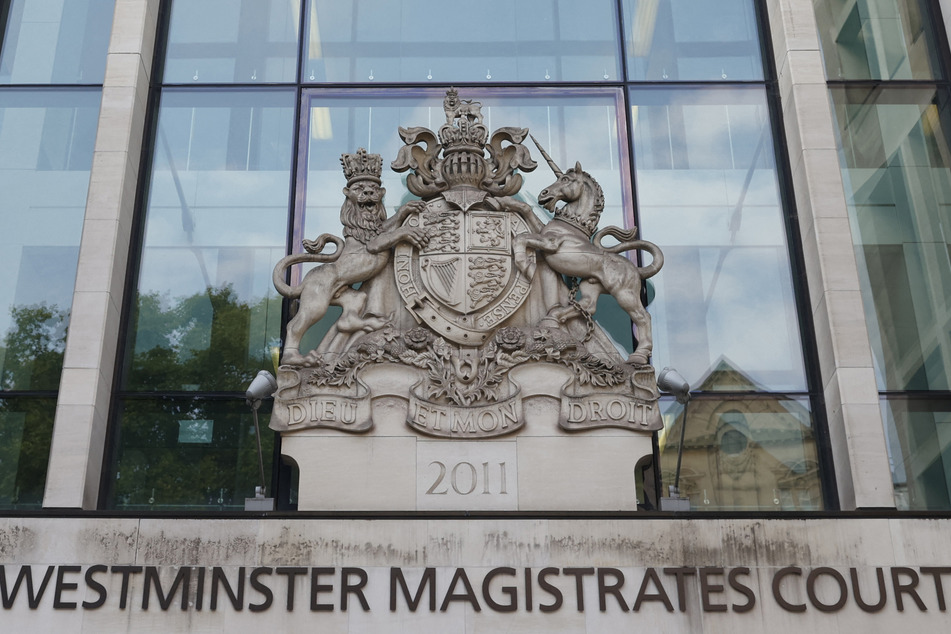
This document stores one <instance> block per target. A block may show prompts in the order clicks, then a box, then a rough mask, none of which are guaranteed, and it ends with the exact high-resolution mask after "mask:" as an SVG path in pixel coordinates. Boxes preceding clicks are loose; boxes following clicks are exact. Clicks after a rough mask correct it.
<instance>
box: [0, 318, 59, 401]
mask: <svg viewBox="0 0 951 634" xmlns="http://www.w3.org/2000/svg"><path fill="white" fill-rule="evenodd" d="M10 317H11V318H12V320H13V326H11V327H10V329H9V330H7V333H6V335H4V337H3V349H2V350H0V359H2V360H3V369H2V372H0V387H2V389H3V390H4V391H12V390H32V391H40V390H43V391H46V390H50V391H54V390H56V389H58V388H59V377H60V373H61V372H62V370H63V352H64V351H65V349H66V329H67V325H68V323H69V311H67V310H66V309H63V308H59V307H58V306H56V305H55V304H54V305H48V304H46V303H41V304H32V305H29V306H12V307H11V308H10Z"/></svg>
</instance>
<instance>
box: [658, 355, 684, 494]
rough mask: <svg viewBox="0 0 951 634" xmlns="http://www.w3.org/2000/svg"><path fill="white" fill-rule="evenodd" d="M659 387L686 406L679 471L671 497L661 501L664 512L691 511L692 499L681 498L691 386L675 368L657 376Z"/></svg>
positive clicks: (667, 369) (669, 488)
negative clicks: (681, 478)
mask: <svg viewBox="0 0 951 634" xmlns="http://www.w3.org/2000/svg"><path fill="white" fill-rule="evenodd" d="M657 387H658V388H660V389H661V390H663V391H664V392H667V393H669V394H672V395H673V396H674V398H676V399H677V402H678V403H680V404H681V405H683V406H684V415H683V420H682V421H681V423H680V446H679V447H677V471H676V472H675V474H674V483H673V484H672V485H670V486H668V487H667V492H668V494H669V497H662V498H661V499H660V510H662V511H689V510H690V498H682V497H680V465H681V463H682V462H683V458H684V437H685V434H686V432H687V403H689V402H690V384H689V383H687V379H685V378H684V377H682V376H681V375H680V373H679V372H677V370H674V369H673V368H664V369H663V370H661V371H660V374H658V375H657Z"/></svg>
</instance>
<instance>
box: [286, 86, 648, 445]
mask: <svg viewBox="0 0 951 634" xmlns="http://www.w3.org/2000/svg"><path fill="white" fill-rule="evenodd" d="M443 106H444V110H445V113H446V123H445V125H443V126H442V127H441V128H440V129H439V131H438V133H433V131H432V130H429V129H428V128H422V127H415V128H408V129H407V128H400V130H399V133H400V136H401V138H402V139H403V141H404V143H405V145H404V146H403V147H402V148H401V149H400V151H399V154H398V156H397V157H396V160H394V161H393V163H392V165H391V167H392V168H393V169H394V170H395V171H397V172H410V173H409V174H408V175H407V178H406V183H407V188H408V189H409V190H410V191H411V192H412V193H413V194H415V195H417V196H420V197H421V198H422V200H419V201H413V202H410V203H407V204H406V205H403V206H402V207H401V208H400V209H399V210H398V211H397V212H396V214H395V215H393V216H391V217H389V218H387V217H386V213H385V210H384V209H383V205H382V198H383V194H384V190H383V188H382V187H380V183H381V181H380V173H381V170H380V168H379V166H380V164H381V159H380V157H379V156H378V155H372V154H367V153H366V152H365V151H364V150H359V151H358V152H357V153H356V154H353V155H349V154H348V155H344V157H343V158H342V159H341V161H342V163H343V164H344V174H345V176H346V178H347V187H346V188H345V189H344V195H345V196H346V200H345V202H344V206H343V209H342V210H341V222H342V223H343V225H344V236H345V239H343V240H342V239H340V238H338V237H336V236H332V235H329V234H324V235H322V236H320V237H319V238H318V239H317V240H315V241H314V242H309V241H305V243H304V248H305V251H306V253H302V254H298V255H291V256H287V257H285V258H284V259H282V260H281V261H280V262H279V263H278V264H277V267H276V268H275V271H274V284H275V287H276V288H277V289H278V291H279V292H280V293H281V294H282V295H284V296H285V297H289V298H300V308H299V309H298V312H297V314H296V315H295V316H294V317H293V318H292V319H291V322H290V323H289V324H288V328H287V338H286V340H285V349H284V354H283V357H282V362H281V367H280V369H279V372H278V391H277V394H276V397H275V409H274V415H273V416H272V423H271V426H272V428H274V429H277V430H279V431H282V432H285V433H288V432H293V431H295V430H299V429H309V428H328V429H334V430H340V431H348V432H367V431H370V430H371V429H373V428H374V426H375V425H376V424H378V423H379V424H390V422H389V421H391V420H392V419H393V418H394V417H396V418H397V419H398V420H401V421H405V423H406V424H408V425H409V426H410V427H411V428H412V429H414V430H416V431H417V432H419V433H422V434H427V435H430V436H440V437H450V438H459V439H464V438H486V437H493V436H499V435H502V434H509V433H513V432H516V431H517V430H519V429H520V428H522V427H523V426H524V425H525V424H526V420H527V418H529V416H527V415H526V411H527V410H526V403H530V404H532V405H531V407H530V408H529V409H531V411H532V412H537V411H550V412H553V414H552V415H551V416H550V418H551V419H552V420H551V421H550V422H551V423H552V424H554V423H555V422H557V424H558V425H560V426H561V427H562V428H563V429H566V430H571V431H576V430H585V429H593V428H599V427H621V428H625V429H630V430H632V431H651V430H655V429H658V428H660V427H661V420H660V414H659V411H658V408H657V399H658V397H659V393H658V391H657V386H656V381H655V379H654V369H653V368H652V367H651V366H650V365H649V364H648V357H649V355H650V351H651V335H650V333H651V330H650V316H649V315H648V314H647V312H646V311H645V310H644V307H643V305H642V304H641V301H640V293H641V284H642V280H644V279H646V278H648V277H650V276H651V275H654V274H655V273H656V272H657V271H658V270H659V269H660V267H661V265H662V264H663V256H662V254H661V252H660V250H659V249H658V248H657V247H656V246H655V245H653V244H651V243H649V242H646V241H643V240H636V239H634V238H635V233H636V231H635V230H630V231H625V230H622V229H619V228H617V227H608V228H605V229H602V230H600V231H597V224H598V221H599V219H600V214H601V210H602V209H603V207H604V200H603V198H604V196H603V194H602V193H601V188H600V186H599V185H598V184H597V182H596V181H595V180H594V179H593V178H592V177H591V176H590V175H589V174H587V173H585V172H584V171H583V170H582V169H581V166H580V165H579V164H576V165H575V167H574V168H573V169H569V170H568V171H567V172H563V171H562V170H560V169H559V168H558V167H557V166H556V165H555V163H554V162H553V161H552V160H551V158H550V157H549V156H548V155H547V153H545V151H544V150H542V149H541V147H540V146H539V150H540V151H541V153H542V156H544V158H545V160H546V161H547V162H548V164H549V165H550V166H551V168H552V170H553V171H554V172H555V174H556V176H557V177H558V180H557V181H556V182H555V183H553V184H552V185H551V186H549V187H548V188H546V189H545V190H543V191H542V192H541V194H540V195H539V198H538V199H539V202H540V203H541V204H543V205H544V206H545V207H546V208H547V209H548V210H549V211H551V212H552V213H553V214H554V219H552V220H550V221H549V222H547V223H545V222H543V221H542V220H540V219H539V218H538V217H537V216H536V215H535V212H534V211H533V209H532V207H531V205H529V204H527V203H526V202H524V201H522V200H519V199H518V198H517V194H518V193H519V190H520V189H521V186H522V176H521V174H520V173H519V171H522V172H530V171H532V170H534V169H535V168H536V167H537V164H536V163H535V161H534V160H532V157H531V154H530V151H529V149H528V147H526V146H525V145H523V144H522V141H523V140H525V139H526V138H527V137H528V136H529V135H528V130H527V129H522V128H511V127H505V128H500V129H498V130H496V131H495V132H494V133H493V134H492V135H491V137H490V135H489V131H488V129H487V128H486V127H485V125H484V124H483V119H482V114H481V104H480V103H479V102H473V101H470V100H463V99H460V98H459V96H458V93H456V91H455V90H450V91H448V92H447V94H446V99H445V101H444V103H443ZM533 140H534V139H533ZM536 144H537V142H536ZM556 203H564V204H563V206H561V207H557V206H556ZM606 236H612V237H614V238H616V239H617V240H619V244H617V245H615V246H603V245H602V244H601V241H602V239H603V238H604V237H606ZM327 243H333V244H334V245H335V247H336V250H335V251H334V252H333V253H330V254H325V253H323V252H322V249H323V247H324V246H325V245H326V244H327ZM632 249H643V250H645V251H647V252H648V253H650V254H651V256H652V262H651V264H650V265H648V266H645V267H637V266H636V265H634V264H633V263H632V262H631V261H630V260H628V259H627V258H625V257H623V256H622V255H620V254H621V253H622V252H624V251H629V250H632ZM300 262H318V263H321V265H320V266H318V267H316V268H314V269H313V270H311V271H310V272H308V273H307V274H306V275H305V276H304V279H303V280H302V282H301V283H300V284H299V285H298V286H295V287H291V286H289V285H288V284H286V283H285V282H284V275H285V271H286V269H287V268H288V267H289V266H292V265H294V264H296V263H300ZM563 276H564V277H567V278H568V279H569V280H573V282H572V283H571V284H565V282H564V281H563ZM357 284H360V285H359V288H354V286H356V285H357ZM602 293H608V294H611V295H613V296H614V297H615V298H616V299H617V301H618V304H619V305H620V306H621V307H622V308H623V309H624V310H625V311H626V312H627V313H628V314H629V315H630V316H631V319H632V320H633V321H634V323H635V325H636V326H637V334H638V345H637V348H636V349H635V351H634V353H633V354H631V355H630V356H629V357H628V358H624V357H623V356H622V355H621V354H619V353H618V351H617V347H616V346H615V344H614V343H613V341H612V340H611V339H610V337H608V336H607V334H606V333H605V332H604V331H602V330H601V328H600V327H599V326H598V325H597V324H596V323H595V322H594V320H593V317H592V314H593V313H594V310H595V306H596V302H597V298H598V296H599V295H600V294H602ZM329 305H337V306H340V307H341V308H342V309H343V313H342V314H341V316H340V317H339V318H338V319H337V321H336V322H335V323H334V325H333V326H332V327H331V328H330V331H329V332H328V333H327V334H326V336H325V337H324V338H323V340H322V341H321V343H320V345H319V346H318V347H317V349H315V350H313V351H310V352H307V353H306V354H303V353H302V351H301V350H299V347H300V342H301V338H302V336H303V335H304V333H305V332H306V331H307V330H308V329H309V328H310V327H311V326H312V325H314V324H315V323H316V322H317V321H318V320H319V319H321V318H322V317H323V316H324V315H325V314H326V312H327V309H328V306H329ZM376 397H379V398H383V397H385V399H386V403H387V408H386V409H384V408H383V407H382V405H381V406H379V407H377V411H376V412H375V411H374V406H373V399H375V398H376ZM537 402H541V403H544V404H546V406H545V407H542V406H539V405H536V403H537ZM393 403H398V404H399V405H396V406H394V405H393ZM546 407H547V409H546ZM394 411H396V412H397V413H396V414H394ZM383 421H385V422H383Z"/></svg>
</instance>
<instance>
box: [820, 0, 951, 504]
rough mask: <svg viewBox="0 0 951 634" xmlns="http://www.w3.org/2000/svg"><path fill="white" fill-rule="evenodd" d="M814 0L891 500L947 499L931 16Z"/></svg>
mask: <svg viewBox="0 0 951 634" xmlns="http://www.w3.org/2000/svg"><path fill="white" fill-rule="evenodd" d="M816 8H817V15H818V16H819V18H820V20H819V23H820V24H824V25H825V27H824V29H823V30H822V33H821V36H822V44H823V53H824V58H825V62H826V73H827V76H828V78H829V80H830V95H831V102H832V107H833V112H834V114H835V121H836V123H837V126H838V135H839V157H840V164H841V168H842V176H843V182H844V185H845V193H846V202H847V204H848V209H849V220H850V224H851V229H852V241H853V243H854V245H855V256H856V262H857V264H858V272H859V281H860V284H861V291H862V298H863V303H864V306H865V316H866V322H867V325H868V330H869V337H870V343H871V348H872V353H873V360H874V363H875V371H876V378H877V382H878V389H879V392H880V395H881V399H882V411H883V418H884V422H885V427H886V430H885V431H886V437H887V439H888V443H889V450H890V456H889V459H890V463H891V466H892V477H893V481H894V485H895V501H896V504H897V505H898V506H899V508H912V509H947V508H949V506H951V496H949V493H948V487H947V483H946V481H944V482H945V483H944V484H941V485H940V486H939V483H940V482H942V481H943V480H942V478H944V476H943V475H939V474H943V473H945V471H946V469H947V467H946V466H945V465H949V464H951V446H949V444H948V442H947V440H946V439H944V438H943V435H942V433H941V428H942V423H943V418H942V414H941V412H942V411H943V410H945V409H948V407H949V403H951V400H948V402H947V403H945V400H947V399H949V398H951V396H949V395H951V306H949V303H948V298H949V297H951V259H949V255H951V237H948V235H947V232H946V229H945V225H946V224H948V205H949V202H951V172H949V166H951V163H949V161H951V158H949V156H951V154H949V142H951V127H949V126H951V112H949V103H948V84H947V81H945V80H944V78H945V77H946V73H945V70H944V69H943V67H942V64H940V63H939V58H938V55H937V51H938V50H939V49H938V46H937V45H936V43H935V39H934V34H933V31H932V30H931V28H930V27H931V25H932V24H934V23H935V21H934V17H933V15H932V14H931V13H930V11H931V7H930V5H929V4H928V3H925V2H916V1H914V0H889V1H882V2H857V3H851V4H848V5H847V6H846V3H839V2H832V1H826V2H816ZM831 16H835V18H836V19H835V20H834V21H830V20H831ZM823 17H825V19H823ZM872 80H874V81H872ZM908 80H915V81H913V82H909V81H908ZM921 399H923V400H921Z"/></svg>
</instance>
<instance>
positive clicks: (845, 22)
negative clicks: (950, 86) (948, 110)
mask: <svg viewBox="0 0 951 634" xmlns="http://www.w3.org/2000/svg"><path fill="white" fill-rule="evenodd" d="M935 4H937V2H931V1H929V0H813V5H814V8H815V12H816V22H817V24H818V25H819V40H820V44H821V47H822V54H823V59H824V62H825V67H826V77H828V79H830V80H859V81H862V80H886V81H887V80H930V79H939V78H941V77H942V76H943V71H942V68H941V63H940V61H939V55H938V50H939V47H938V45H937V41H938V39H937V38H936V29H935V26H934V25H935V24H938V23H939V22H938V21H937V15H936V12H935V11H934V10H933V8H932V6H933V5H935Z"/></svg>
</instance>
